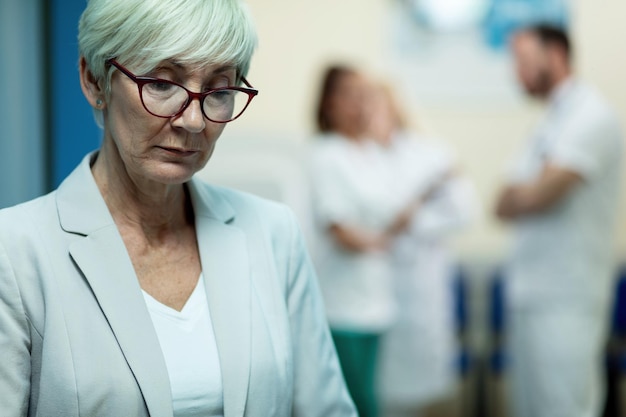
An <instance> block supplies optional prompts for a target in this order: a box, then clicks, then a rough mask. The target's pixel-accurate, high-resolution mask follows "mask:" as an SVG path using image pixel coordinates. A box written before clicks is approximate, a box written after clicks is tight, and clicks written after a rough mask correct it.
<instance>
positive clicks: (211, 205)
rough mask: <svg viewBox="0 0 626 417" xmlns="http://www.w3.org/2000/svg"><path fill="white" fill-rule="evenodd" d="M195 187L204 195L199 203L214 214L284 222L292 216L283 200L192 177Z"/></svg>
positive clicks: (275, 222)
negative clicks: (275, 199) (279, 200)
mask: <svg viewBox="0 0 626 417" xmlns="http://www.w3.org/2000/svg"><path fill="white" fill-rule="evenodd" d="M194 184H195V187H196V188H197V189H198V190H199V191H200V192H201V193H202V194H203V195H204V197H202V198H201V203H200V204H202V205H204V206H205V207H204V209H207V210H208V211H209V212H211V213H212V214H213V215H214V216H215V217H218V218H221V219H223V220H227V219H229V218H232V219H235V221H236V222H237V223H242V222H246V223H250V222H256V223H264V224H268V225H271V224H273V225H277V224H283V225H284V223H285V221H287V220H288V219H287V218H288V217H291V209H290V208H289V207H288V206H287V205H286V204H284V203H281V202H278V201H274V200H270V199H267V198H264V197H260V196H258V195H256V194H253V193H250V192H246V191H241V190H237V189H234V188H230V187H224V186H219V185H215V184H210V183H206V182H204V181H202V180H195V181H194Z"/></svg>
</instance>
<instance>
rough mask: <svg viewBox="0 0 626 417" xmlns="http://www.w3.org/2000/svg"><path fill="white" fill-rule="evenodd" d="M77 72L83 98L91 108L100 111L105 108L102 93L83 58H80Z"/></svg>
mask: <svg viewBox="0 0 626 417" xmlns="http://www.w3.org/2000/svg"><path fill="white" fill-rule="evenodd" d="M79 72H80V88H81V89H82V90H83V94H84V95H85V98H86V99H87V101H88V102H89V104H90V105H91V107H94V108H96V109H99V110H102V109H103V108H104V106H105V102H104V91H103V90H102V89H101V88H100V84H99V83H98V80H96V78H95V77H94V75H93V73H92V72H91V70H90V69H89V67H88V66H87V61H86V60H85V57H84V56H81V57H80V61H79Z"/></svg>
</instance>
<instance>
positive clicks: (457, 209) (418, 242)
mask: <svg viewBox="0 0 626 417" xmlns="http://www.w3.org/2000/svg"><path fill="white" fill-rule="evenodd" d="M383 152H384V153H385V154H386V158H387V161H388V163H389V166H390V169H392V170H394V171H395V178H396V180H395V185H396V193H397V194H398V195H400V196H404V198H405V199H406V200H407V201H408V199H409V198H411V197H413V196H415V195H419V194H420V193H421V192H423V191H424V190H426V189H427V188H429V187H430V186H431V185H432V184H433V183H434V182H436V181H441V180H440V178H442V177H443V176H444V175H448V173H449V172H451V171H453V170H455V169H456V168H457V167H456V162H455V160H454V158H453V157H452V154H451V152H449V151H448V150H447V149H446V148H445V147H443V146H442V145H441V144H439V143H437V142H434V141H431V140H427V139H424V138H416V137H408V136H406V135H397V136H396V137H395V138H394V140H393V142H392V145H391V147H390V148H388V149H383ZM476 212H477V199H476V197H475V193H474V190H473V187H472V186H471V184H470V183H469V182H468V181H467V179H465V178H463V177H460V176H459V175H455V176H452V177H450V179H448V180H445V181H443V182H442V185H441V187H440V188H439V189H438V191H437V192H436V193H434V195H433V197H432V198H431V199H430V200H428V202H427V203H426V204H425V205H424V206H423V207H422V208H421V209H420V210H419V211H418V212H417V213H416V215H415V216H414V218H413V222H412V224H411V227H410V230H408V232H406V233H404V234H402V235H400V236H399V237H398V238H397V239H396V241H395V242H394V245H393V247H392V268H393V274H394V289H395V297H396V303H397V307H398V313H397V319H396V321H395V322H394V325H393V326H392V327H391V329H390V330H389V331H388V332H387V333H386V334H385V335H384V338H383V341H382V347H381V371H380V390H381V396H382V399H383V402H384V403H385V405H386V406H387V407H398V406H400V407H402V408H419V407H420V406H422V405H426V404H427V403H429V402H431V401H433V400H435V399H437V398H440V397H443V396H445V395H447V394H449V393H450V392H451V390H452V389H453V388H454V382H455V377H456V374H455V368H454V360H455V358H456V353H457V341H456V333H455V322H454V298H453V292H452V278H453V273H454V267H455V259H454V256H453V255H452V254H451V252H450V251H449V249H448V247H447V245H446V237H447V235H448V234H450V233H453V232H455V231H457V230H458V229H460V228H461V227H463V226H465V225H466V224H467V223H468V222H469V221H470V220H471V219H472V218H473V217H474V216H475V215H476Z"/></svg>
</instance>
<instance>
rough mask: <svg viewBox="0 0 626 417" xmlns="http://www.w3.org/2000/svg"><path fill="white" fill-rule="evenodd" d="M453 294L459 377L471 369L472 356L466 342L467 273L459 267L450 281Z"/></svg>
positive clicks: (467, 318)
mask: <svg viewBox="0 0 626 417" xmlns="http://www.w3.org/2000/svg"><path fill="white" fill-rule="evenodd" d="M452 286H453V293H454V313H455V314H454V317H455V324H456V331H457V335H458V338H459V352H458V357H457V369H458V372H459V375H460V376H461V377H464V376H467V375H468V373H469V372H470V369H471V368H472V362H473V360H472V354H471V353H470V348H469V346H468V342H467V333H468V331H469V330H468V329H469V314H468V303H467V299H468V295H467V294H468V289H467V287H468V278H467V273H466V272H465V270H464V269H463V267H461V266H457V268H456V270H455V271H454V279H453V280H452Z"/></svg>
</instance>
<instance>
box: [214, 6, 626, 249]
mask: <svg viewBox="0 0 626 417" xmlns="http://www.w3.org/2000/svg"><path fill="white" fill-rule="evenodd" d="M248 3H249V5H250V7H251V9H252V12H253V15H254V16H255V19H256V22H257V27H258V31H259V37H260V48H259V50H258V53H257V55H256V56H255V58H254V61H253V64H252V70H251V73H250V75H249V77H248V78H249V80H250V81H251V82H252V83H253V84H254V85H255V86H256V87H258V88H259V90H260V91H261V92H260V94H259V96H258V97H257V98H256V99H255V102H254V103H253V105H252V106H251V107H250V109H249V110H248V111H247V113H246V114H245V116H244V117H243V118H242V119H241V120H238V121H237V122H235V123H233V124H232V125H231V126H229V127H228V128H227V130H226V132H225V134H224V137H223V138H222V143H221V144H220V145H219V147H218V150H217V153H216V155H215V158H216V159H219V158H220V148H221V149H223V150H224V153H227V152H231V153H232V150H233V149H236V148H237V147H238V146H239V144H240V143H241V145H242V146H245V145H244V143H243V142H239V141H238V138H243V137H245V138H248V139H251V140H258V141H265V140H269V139H272V140H275V141H281V140H285V141H298V142H304V141H306V139H307V138H308V137H310V132H311V131H312V126H313V124H312V119H313V106H314V101H315V95H316V92H317V87H318V84H319V77H320V72H321V70H322V68H324V66H325V65H326V64H327V63H328V62H330V61H333V60H341V61H346V62H351V63H355V64H356V65H360V66H363V67H364V68H370V69H371V68H376V69H377V68H380V67H381V66H382V65H381V60H382V59H385V58H384V57H385V42H386V36H387V28H386V27H385V24H386V19H385V16H386V8H385V7H386V6H387V5H388V4H389V2H388V1H385V0H370V1H367V2H365V1H362V0H342V1H336V0H316V1H301V0H293V1H280V0H248ZM573 4H574V6H575V10H574V27H573V33H574V40H575V42H576V48H577V55H576V57H577V66H578V68H579V69H580V73H581V74H582V75H583V76H585V78H587V79H588V80H589V81H591V82H592V83H594V84H596V85H597V86H598V87H599V88H600V89H601V90H602V91H603V92H604V93H605V94H606V96H607V97H608V98H609V99H610V100H611V101H612V102H613V104H614V105H615V106H616V107H617V108H618V110H619V112H620V114H621V115H622V119H623V120H625V121H626V75H625V72H624V68H626V54H624V53H623V47H622V46H621V45H620V44H619V42H620V41H621V40H623V39H625V38H626V27H625V26H624V25H623V24H621V23H622V22H621V21H620V20H622V17H623V16H626V2H623V1H622V0H604V1H603V2H602V5H600V4H598V3H597V2H594V1H593V0H577V1H575V2H574V3H573ZM537 114H538V108H537V106H536V105H534V104H532V103H530V102H527V101H520V102H519V104H517V105H512V106H503V107H501V108H498V106H481V105H478V106H473V107H469V108H468V107H458V106H449V107H446V106H441V105H438V106H436V107H435V106H430V107H429V106H427V105H425V106H421V107H420V108H419V111H418V112H417V113H416V114H415V115H414V116H416V117H418V118H419V120H420V121H421V122H422V123H423V124H424V125H425V126H426V127H427V129H428V130H429V131H431V132H434V133H436V134H437V135H438V136H439V137H441V138H443V139H444V140H445V141H446V142H448V143H449V144H451V145H452V146H453V147H455V148H456V150H457V151H458V154H459V157H460V159H461V163H462V165H463V166H464V168H465V169H466V172H467V173H468V175H469V176H470V177H471V178H472V179H473V180H474V181H475V183H476V185H477V188H478V191H479V193H480V196H481V199H482V201H483V203H484V205H485V208H486V209H487V210H490V209H491V206H492V205H493V200H494V197H495V194H496V191H497V189H498V187H499V185H500V181H501V178H502V172H503V168H504V166H505V161H506V160H507V159H508V158H510V157H512V155H513V153H514V152H515V150H516V149H517V147H518V146H520V142H521V141H522V140H523V139H524V138H525V135H526V133H527V132H528V131H529V129H530V127H531V125H532V122H533V120H535V119H536V117H537ZM226 142H230V143H226ZM209 169H210V168H209ZM233 169H237V168H236V167H234V168H233ZM625 190H626V188H625ZM625 194H626V193H625ZM624 217H625V220H624V221H623V224H622V226H621V227H620V242H621V249H620V250H621V253H622V254H626V216H624ZM507 242H508V234H507V229H506V228H505V227H503V226H502V225H501V224H499V223H497V222H496V221H494V220H493V218H492V217H491V216H490V215H489V213H488V212H487V213H486V216H485V218H484V219H483V220H482V221H481V222H480V223H479V224H477V225H476V226H475V227H473V228H472V229H471V230H468V231H467V232H466V233H465V234H464V235H463V236H461V237H460V238H459V239H458V242H457V245H458V248H459V250H460V252H461V254H462V256H464V257H466V258H473V259H477V258H479V259H485V260H489V259H497V258H498V257H499V256H501V255H503V254H504V253H505V251H506V245H507Z"/></svg>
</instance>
